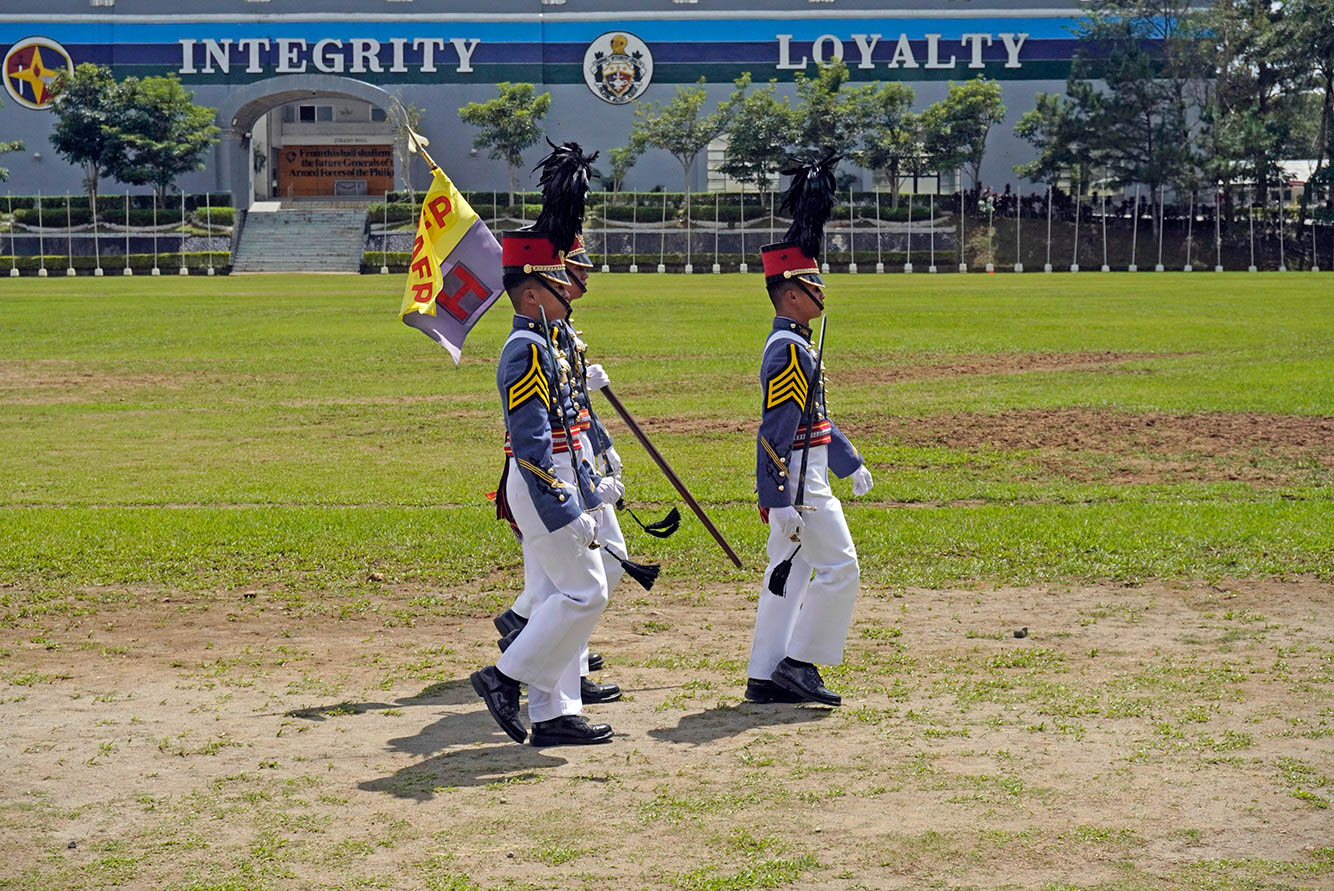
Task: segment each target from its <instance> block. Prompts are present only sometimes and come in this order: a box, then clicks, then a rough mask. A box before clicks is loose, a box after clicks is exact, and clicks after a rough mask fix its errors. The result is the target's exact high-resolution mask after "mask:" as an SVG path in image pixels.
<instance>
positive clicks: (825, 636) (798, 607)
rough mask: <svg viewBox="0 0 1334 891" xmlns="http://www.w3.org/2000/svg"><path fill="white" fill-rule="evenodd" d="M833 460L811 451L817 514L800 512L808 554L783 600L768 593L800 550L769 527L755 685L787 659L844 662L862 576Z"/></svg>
mask: <svg viewBox="0 0 1334 891" xmlns="http://www.w3.org/2000/svg"><path fill="white" fill-rule="evenodd" d="M828 457H829V456H828V448H827V447H826V446H816V447H815V448H813V449H811V456H810V459H809V463H808V464H807V467H806V492H805V497H804V498H803V503H805V504H807V505H810V506H812V507H815V508H816V510H803V511H802V512H801V517H802V520H803V522H804V525H803V526H802V527H801V532H800V535H801V550H800V551H799V552H798V553H797V556H796V557H795V558H793V560H792V574H791V575H789V576H788V582H787V593H786V596H784V597H779V596H777V595H775V594H771V593H769V574H770V573H772V572H773V570H774V567H775V566H777V565H778V564H779V563H780V562H782V561H783V560H785V559H786V558H787V556H788V555H789V554H791V553H792V551H793V549H795V548H796V546H797V543H796V542H794V541H791V540H790V539H788V538H784V537H783V536H782V535H780V534H779V533H778V531H777V530H776V529H775V528H773V527H770V530H769V543H768V553H769V568H768V569H767V570H766V571H765V573H764V583H763V584H762V585H761V586H760V603H759V609H758V610H757V611H756V614H755V637H754V640H753V641H752V642H751V647H750V666H749V668H748V669H747V674H748V675H749V676H750V677H752V678H756V679H760V680H768V678H769V677H770V675H772V674H773V672H774V669H775V668H777V667H778V663H779V662H781V661H782V660H783V658H784V657H791V658H793V659H796V660H798V661H800V662H815V663H819V664H821V665H838V664H839V663H840V662H842V661H843V643H844V641H845V640H846V638H847V636H848V625H849V624H850V623H851V622H852V607H853V604H854V603H855V602H856V600H857V587H858V584H859V583H860V580H861V570H860V567H859V566H858V564H857V548H856V547H855V546H854V545H853V543H852V536H851V535H850V534H849V533H848V522H847V520H846V518H844V516H843V505H842V504H841V503H840V502H839V500H838V499H837V498H835V497H834V493H833V492H832V491H831V490H830V488H829V467H828ZM800 461H801V452H800V450H796V451H793V453H792V458H791V463H792V465H793V466H794V467H798V468H799V467H800V466H801V464H800ZM812 576H813V577H812Z"/></svg>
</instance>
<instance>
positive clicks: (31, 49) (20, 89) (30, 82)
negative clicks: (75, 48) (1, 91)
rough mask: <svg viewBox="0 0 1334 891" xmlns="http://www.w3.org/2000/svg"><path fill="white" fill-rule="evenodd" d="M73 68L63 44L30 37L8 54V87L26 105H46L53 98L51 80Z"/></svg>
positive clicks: (5, 65)
mask: <svg viewBox="0 0 1334 891" xmlns="http://www.w3.org/2000/svg"><path fill="white" fill-rule="evenodd" d="M71 68H72V65H71V62H70V59H69V56H68V54H67V53H65V52H64V48H63V47H61V46H60V45H59V44H57V43H55V42H54V41H51V40H48V39H46V38H43V37H31V38H28V39H27V40H22V41H20V42H19V43H17V44H15V45H14V46H12V47H11V48H10V50H9V52H8V53H7V54H6V55H5V61H4V69H3V70H4V85H5V89H6V91H7V92H8V93H9V95H10V96H12V97H13V98H14V100H15V101H17V102H18V103H19V104H20V105H23V106H24V107H26V108H33V109H41V108H45V107H46V106H47V105H49V104H50V102H51V99H52V94H51V87H52V82H53V81H55V79H56V78H57V77H58V76H59V75H60V73H61V72H63V71H69V70H71Z"/></svg>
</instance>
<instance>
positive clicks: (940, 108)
mask: <svg viewBox="0 0 1334 891" xmlns="http://www.w3.org/2000/svg"><path fill="white" fill-rule="evenodd" d="M1004 118H1005V104H1004V103H1002V102H1001V88H1000V84H999V83H997V82H996V81H994V80H987V79H986V78H985V77H982V76H981V75H979V76H978V77H976V78H974V79H973V80H968V81H964V82H963V83H951V84H950V90H949V93H948V94H946V96H945V98H944V99H942V100H940V101H939V102H936V103H934V104H932V105H930V106H929V107H928V108H927V109H926V111H924V112H922V130H923V134H924V135H923V142H924V144H925V146H926V151H927V154H928V155H929V156H930V158H931V160H932V164H933V165H934V166H935V168H936V169H937V170H954V169H957V168H959V167H964V166H967V167H968V172H969V174H970V175H971V176H972V178H973V188H975V189H976V188H977V187H978V185H979V183H980V182H981V179H982V159H983V157H984V156H985V155H986V151H987V134H989V133H990V132H991V128H992V127H993V126H994V125H996V124H998V123H1000V122H1001V121H1002V120H1004Z"/></svg>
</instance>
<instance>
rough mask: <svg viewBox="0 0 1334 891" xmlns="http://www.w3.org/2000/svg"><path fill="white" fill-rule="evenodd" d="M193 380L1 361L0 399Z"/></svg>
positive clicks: (60, 397)
mask: <svg viewBox="0 0 1334 891" xmlns="http://www.w3.org/2000/svg"><path fill="white" fill-rule="evenodd" d="M189 383H192V380H191V379H190V378H189V376H188V375H184V374H148V373H138V374H109V373H105V372H103V371H99V370H92V369H88V368H86V367H84V366H80V365H79V364H77V363H73V362H65V361H36V362H0V400H3V401H5V402H8V403H10V404H11V405H48V404H51V403H60V402H80V401H84V400H88V399H104V398H106V397H107V396H108V395H111V394H124V393H130V392H135V391H142V390H168V391H176V390H180V389H182V388H184V387H185V386H186V385H187V384H189Z"/></svg>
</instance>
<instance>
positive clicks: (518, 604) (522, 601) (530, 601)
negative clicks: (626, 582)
mask: <svg viewBox="0 0 1334 891" xmlns="http://www.w3.org/2000/svg"><path fill="white" fill-rule="evenodd" d="M579 439H580V441H581V442H583V445H584V447H583V449H582V450H581V451H580V454H581V455H592V454H593V446H592V444H591V443H590V442H589V441H588V434H586V433H580V434H579ZM555 458H556V459H557V466H558V467H559V465H560V463H561V462H562V461H564V463H566V464H568V463H569V458H568V456H567V455H557V456H555ZM591 515H592V517H593V521H594V522H596V523H597V525H598V541H599V542H602V543H603V544H608V545H611V548H612V550H614V551H615V552H616V553H618V554H620V555H621V556H622V557H629V556H630V555H629V554H627V553H626V551H625V535H624V534H623V533H622V532H621V523H620V520H619V519H617V517H616V507H615V506H614V505H611V504H604V505H602V507H600V508H598V509H597V510H594V511H593V512H592V514H591ZM598 554H599V555H601V557H602V571H603V573H605V574H606V576H607V594H608V596H610V595H611V592H612V591H614V590H616V583H617V582H619V581H620V580H621V576H623V575H625V568H624V567H623V566H621V562H620V561H619V560H617V559H616V558H615V557H613V556H612V555H611V554H609V553H607V551H606V549H605V548H598ZM540 578H541V570H540V569H538V567H537V564H536V561H533V562H532V563H531V565H530V562H529V561H528V560H527V559H525V560H524V562H523V590H522V591H520V592H519V596H518V597H516V598H514V605H513V606H511V607H510V609H512V610H514V612H516V613H517V614H519V615H520V616H523V617H524V618H525V619H526V618H528V617H529V616H531V615H532V614H533V607H534V605H535V603H534V594H533V592H534V591H535V590H537V589H538V588H540V587H541V581H540ZM579 674H580V676H581V677H582V676H584V675H587V674H588V648H587V647H584V651H583V653H582V654H580V656H579Z"/></svg>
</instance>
